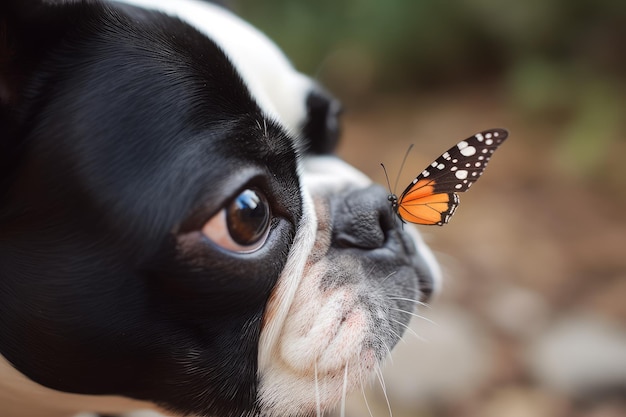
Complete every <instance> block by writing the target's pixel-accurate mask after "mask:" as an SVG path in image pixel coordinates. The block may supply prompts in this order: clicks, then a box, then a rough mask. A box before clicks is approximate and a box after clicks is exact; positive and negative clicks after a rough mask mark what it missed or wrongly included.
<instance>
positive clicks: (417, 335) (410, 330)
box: [391, 319, 426, 342]
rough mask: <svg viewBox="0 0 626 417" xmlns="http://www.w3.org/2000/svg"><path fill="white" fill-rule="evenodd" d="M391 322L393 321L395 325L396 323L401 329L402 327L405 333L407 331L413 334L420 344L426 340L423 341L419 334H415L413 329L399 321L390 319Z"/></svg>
mask: <svg viewBox="0 0 626 417" xmlns="http://www.w3.org/2000/svg"><path fill="white" fill-rule="evenodd" d="M391 320H392V321H395V322H396V323H398V324H399V325H400V326H401V327H404V328H405V329H406V330H407V331H409V332H410V333H411V334H413V335H414V336H415V337H417V338H418V339H419V340H421V341H422V342H425V341H426V339H424V338H423V337H422V336H420V335H419V334H417V332H416V331H415V330H413V329H411V328H410V327H409V326H407V325H406V324H404V323H402V322H401V321H398V320H396V319H391Z"/></svg>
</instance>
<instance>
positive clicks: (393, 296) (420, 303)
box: [388, 295, 432, 309]
mask: <svg viewBox="0 0 626 417" xmlns="http://www.w3.org/2000/svg"><path fill="white" fill-rule="evenodd" d="M388 299H389V300H399V301H408V302H411V303H415V304H417V305H418V306H420V307H426V308H428V309H432V306H431V305H430V304H427V303H425V302H423V301H419V300H414V299H413V298H405V297H398V296H395V295H390V296H389V297H388Z"/></svg>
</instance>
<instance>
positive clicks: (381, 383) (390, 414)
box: [376, 363, 393, 417]
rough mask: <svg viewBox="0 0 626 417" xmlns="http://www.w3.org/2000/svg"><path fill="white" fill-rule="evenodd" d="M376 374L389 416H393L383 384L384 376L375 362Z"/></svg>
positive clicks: (385, 387)
mask: <svg viewBox="0 0 626 417" xmlns="http://www.w3.org/2000/svg"><path fill="white" fill-rule="evenodd" d="M376 376H377V377H378V382H380V387H381V388H382V390H383V395H384V396H385V401H387V409H388V410H389V417H393V412H392V411H391V403H390V402H389V397H388V396H387V386H386V385H385V378H384V377H383V371H382V369H380V365H379V364H378V363H376Z"/></svg>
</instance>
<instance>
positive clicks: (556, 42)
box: [236, 0, 626, 176]
mask: <svg viewBox="0 0 626 417" xmlns="http://www.w3.org/2000/svg"><path fill="white" fill-rule="evenodd" d="M236 9H238V12H239V13H240V14H241V15H243V16H244V17H245V18H247V19H248V20H250V21H251V22H253V23H254V24H255V25H257V26H258V27H260V28H261V29H262V30H263V31H265V32H266V33H267V34H268V35H269V36H270V37H271V38H273V39H274V40H276V41H277V43H278V44H279V45H280V46H281V47H282V48H283V49H284V50H285V51H286V53H287V55H288V56H289V57H290V58H291V59H292V60H293V61H294V64H295V65H296V67H298V68H299V69H300V70H302V71H304V72H306V73H309V74H312V75H313V76H315V77H318V78H321V80H322V82H323V83H324V84H326V85H328V86H329V87H330V88H331V89H332V90H333V91H334V92H335V93H337V94H338V95H339V96H340V97H341V98H342V99H344V100H350V98H354V97H356V99H357V100H362V98H363V97H365V96H366V95H367V94H368V93H372V92H380V91H381V90H391V91H396V92H397V91H402V92H406V91H407V90H410V89H416V88H417V89H424V88H431V89H432V88H441V87H447V86H450V85H452V86H453V85H457V84H462V83H465V84H480V83H484V82H488V83H490V84H491V85H494V83H495V84H496V85H498V84H499V85H501V86H503V87H504V91H505V92H506V93H507V98H508V100H509V103H510V104H511V105H512V108H513V109H515V111H516V112H518V113H519V114H520V115H521V116H522V117H525V118H526V119H527V120H528V121H529V122H530V123H535V122H542V123H543V122H547V123H559V124H560V125H562V126H564V127H563V129H562V134H561V135H560V137H558V138H556V141H555V142H554V143H555V151H556V152H555V154H558V155H560V156H559V161H560V163H561V164H562V166H564V167H569V168H571V167H576V169H577V170H578V171H579V173H582V174H584V175H590V176H593V175H594V174H595V173H597V172H598V171H600V170H602V168H603V161H605V160H606V158H608V157H609V156H610V152H611V150H612V149H614V148H615V144H616V143H617V142H620V141H621V142H622V143H623V142H626V140H625V135H624V116H625V115H626V111H625V110H624V109H625V108H626V103H625V100H624V97H625V94H624V93H625V91H624V86H625V85H626V53H624V45H626V30H624V28H626V1H624V0H524V1H519V0H457V1H454V0H238V1H237V3H236Z"/></svg>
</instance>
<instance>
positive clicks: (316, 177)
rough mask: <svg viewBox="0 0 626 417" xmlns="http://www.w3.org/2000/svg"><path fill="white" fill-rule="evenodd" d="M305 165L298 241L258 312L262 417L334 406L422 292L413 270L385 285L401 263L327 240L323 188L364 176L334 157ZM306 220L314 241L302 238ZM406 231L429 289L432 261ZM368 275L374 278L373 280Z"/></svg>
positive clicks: (364, 377)
mask: <svg viewBox="0 0 626 417" xmlns="http://www.w3.org/2000/svg"><path fill="white" fill-rule="evenodd" d="M303 166H304V169H303V190H302V191H303V195H305V196H306V198H305V199H304V201H305V202H312V203H313V204H312V206H311V207H314V210H309V211H308V213H307V216H305V217H304V218H303V221H302V222H301V224H300V231H299V234H300V236H298V237H297V238H296V243H298V240H299V239H298V238H300V239H302V242H300V245H299V246H298V247H297V249H294V250H292V251H291V254H290V257H289V261H288V265H292V267H291V268H289V269H286V270H285V272H284V273H283V274H282V276H281V278H280V279H279V282H278V284H277V286H276V288H275V290H274V293H273V295H272V298H271V299H270V302H269V304H268V308H267V311H266V315H265V323H264V327H263V331H262V333H261V344H260V351H259V356H260V360H259V378H260V387H259V395H258V398H259V400H258V401H259V405H260V410H261V415H263V416H279V415H294V416H295V415H312V414H315V412H316V410H326V409H328V408H332V407H333V406H335V405H336V404H337V403H338V402H339V401H340V400H341V398H342V397H343V396H345V395H346V393H347V392H350V391H353V390H355V389H357V388H359V387H360V386H362V385H363V384H366V383H367V382H368V381H369V379H370V378H371V377H372V376H373V375H375V372H376V371H377V370H378V369H379V367H380V363H381V362H382V361H383V360H384V358H385V357H386V356H387V355H388V353H390V351H391V349H392V348H393V345H394V344H395V343H396V342H397V341H398V339H399V338H400V335H401V334H402V332H403V330H404V328H403V327H404V326H406V323H407V322H408V319H409V318H408V315H409V314H410V312H411V311H412V310H413V308H414V304H417V303H418V301H419V300H420V299H421V298H422V297H423V294H422V293H421V292H420V289H419V288H417V285H416V284H417V280H416V279H415V278H414V279H413V281H412V283H411V282H409V283H408V284H407V283H406V281H411V279H403V280H402V281H403V282H402V283H397V284H392V283H391V282H389V283H388V284H385V285H382V284H384V282H385V281H386V280H390V278H391V277H392V276H393V275H394V274H395V273H396V272H398V271H396V270H392V271H388V272H383V271H384V269H379V270H377V269H376V268H373V267H371V265H370V264H366V263H364V262H361V261H360V259H359V258H356V257H353V256H350V254H348V255H343V254H342V251H341V250H339V251H337V250H336V249H334V248H331V246H333V237H332V235H333V224H332V223H333V219H332V216H331V208H330V204H329V199H328V197H329V196H331V195H332V196H337V195H341V193H342V192H343V191H344V190H346V189H354V188H357V189H363V188H365V187H367V186H369V185H370V183H371V181H370V180H369V179H368V178H367V177H366V176H365V175H363V174H362V173H360V172H359V171H357V170H356V169H354V168H353V167H351V166H349V165H347V164H346V163H344V162H342V161H340V160H339V159H337V158H332V157H316V158H309V159H308V160H307V161H305V163H304V164H303ZM338 179H340V180H338ZM364 227H367V225H364ZM312 228H314V229H315V230H314V233H315V239H314V244H313V245H311V244H310V243H308V242H307V243H306V244H305V243H304V242H305V241H306V240H307V239H308V236H310V234H311V232H312ZM408 228H409V227H407V229H408ZM410 233H411V236H412V237H411V239H412V241H413V244H414V245H415V248H416V253H415V256H416V257H417V258H419V259H421V260H423V262H424V263H425V265H426V271H425V273H426V274H430V275H431V276H432V283H433V287H434V288H435V289H436V288H438V282H439V281H440V271H439V268H438V265H437V263H436V261H435V259H434V257H433V255H432V253H431V252H430V250H429V249H428V247H427V246H426V245H425V244H424V243H423V242H422V240H421V238H420V236H419V234H418V233H417V232H416V231H412V232H410ZM305 236H307V237H305ZM294 248H296V246H295V245H294ZM305 249H308V250H306V251H305ZM402 273H406V271H404V272H400V275H402ZM377 274H378V275H377ZM383 274H385V275H383ZM409 274H412V272H409ZM372 279H373V280H377V281H378V282H379V283H381V285H380V286H372V285H371V284H372ZM390 288H391V289H390ZM389 291H391V292H389ZM397 298H407V299H412V300H415V303H411V302H409V303H408V304H407V303H406V302H402V301H399V300H397Z"/></svg>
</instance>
